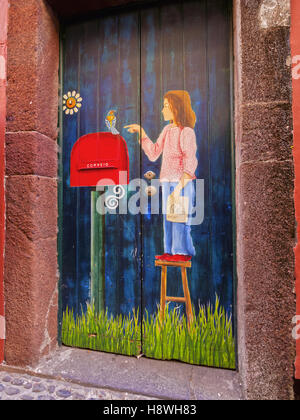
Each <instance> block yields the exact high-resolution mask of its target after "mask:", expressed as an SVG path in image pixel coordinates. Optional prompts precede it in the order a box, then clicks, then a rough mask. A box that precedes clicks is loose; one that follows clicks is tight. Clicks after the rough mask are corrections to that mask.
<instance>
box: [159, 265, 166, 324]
mask: <svg viewBox="0 0 300 420" xmlns="http://www.w3.org/2000/svg"><path fill="white" fill-rule="evenodd" d="M166 297H167V267H162V268H161V288H160V319H161V321H162V320H163V318H164V316H165V309H166Z"/></svg>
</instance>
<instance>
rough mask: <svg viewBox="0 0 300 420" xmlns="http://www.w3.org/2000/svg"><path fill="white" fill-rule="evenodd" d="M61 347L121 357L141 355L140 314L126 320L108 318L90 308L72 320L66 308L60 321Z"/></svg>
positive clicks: (104, 313)
mask: <svg viewBox="0 0 300 420" xmlns="http://www.w3.org/2000/svg"><path fill="white" fill-rule="evenodd" d="M62 343H63V344H65V345H67V346H72V347H80V348H89V349H92V350H98V351H104V352H110V353H118V354H124V355H128V356H134V355H139V354H140V353H141V327H140V324H139V311H137V312H135V311H133V314H132V315H131V314H130V315H129V316H128V317H122V315H119V316H117V317H115V318H114V317H108V313H107V310H106V312H104V311H101V312H100V313H96V311H95V308H94V306H93V305H87V311H86V312H85V313H84V312H83V311H81V315H80V316H78V315H77V316H76V318H75V317H74V314H73V310H70V309H69V308H66V311H65V312H64V314H63V320H62Z"/></svg>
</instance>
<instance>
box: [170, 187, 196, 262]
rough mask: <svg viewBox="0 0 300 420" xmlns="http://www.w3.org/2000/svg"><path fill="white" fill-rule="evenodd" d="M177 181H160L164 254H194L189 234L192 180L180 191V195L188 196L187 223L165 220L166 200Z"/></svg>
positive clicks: (193, 192)
mask: <svg viewBox="0 0 300 420" xmlns="http://www.w3.org/2000/svg"><path fill="white" fill-rule="evenodd" d="M177 185H178V182H162V204H163V213H164V249H165V253H166V254H171V255H175V254H179V255H190V256H193V257H194V256H195V255H196V251H195V248H194V245H193V239H192V236H191V223H190V219H191V216H192V209H193V205H194V201H195V186H194V182H193V181H190V182H189V183H188V184H187V185H186V186H185V188H184V189H183V190H182V191H181V195H182V196H183V195H184V196H185V197H188V198H189V219H188V221H187V223H174V222H169V221H168V220H167V214H166V213H167V200H168V197H169V195H170V194H171V193H172V192H173V190H174V188H175V187H176V186H177Z"/></svg>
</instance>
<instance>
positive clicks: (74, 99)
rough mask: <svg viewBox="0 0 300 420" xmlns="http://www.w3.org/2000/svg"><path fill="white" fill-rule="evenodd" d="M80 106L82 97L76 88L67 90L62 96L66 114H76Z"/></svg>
mask: <svg viewBox="0 0 300 420" xmlns="http://www.w3.org/2000/svg"><path fill="white" fill-rule="evenodd" d="M81 107H82V98H81V96H80V93H77V92H76V90H73V92H68V93H67V94H65V95H64V96H63V111H64V113H65V114H66V115H73V114H74V113H75V114H77V112H78V111H79V109H80V108H81Z"/></svg>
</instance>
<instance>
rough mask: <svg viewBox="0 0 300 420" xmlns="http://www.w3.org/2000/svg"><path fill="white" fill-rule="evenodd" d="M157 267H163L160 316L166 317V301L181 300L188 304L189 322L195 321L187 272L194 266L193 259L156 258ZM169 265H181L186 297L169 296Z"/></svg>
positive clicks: (180, 301)
mask: <svg viewBox="0 0 300 420" xmlns="http://www.w3.org/2000/svg"><path fill="white" fill-rule="evenodd" d="M155 266H156V267H161V269H162V270H161V289H160V316H161V319H163V318H164V315H165V309H166V302H179V303H185V306H186V315H187V320H188V324H190V322H192V321H193V311H192V303H191V296H190V290H189V285H188V279H187V274H186V269H187V268H191V267H192V262H191V261H163V260H156V261H155ZM168 267H179V268H181V280H182V286H183V292H184V297H179V296H167V270H168Z"/></svg>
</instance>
